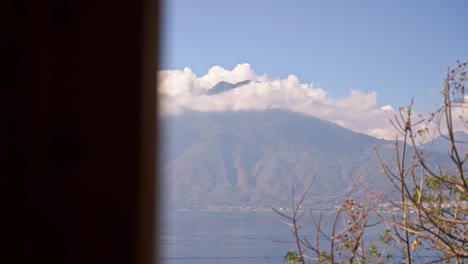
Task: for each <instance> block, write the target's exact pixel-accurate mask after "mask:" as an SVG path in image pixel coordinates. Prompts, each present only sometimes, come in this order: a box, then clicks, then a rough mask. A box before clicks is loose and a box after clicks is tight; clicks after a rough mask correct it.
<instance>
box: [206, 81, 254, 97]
mask: <svg viewBox="0 0 468 264" xmlns="http://www.w3.org/2000/svg"><path fill="white" fill-rule="evenodd" d="M250 82H252V81H251V80H245V81H241V82H238V83H229V82H225V81H221V82H219V83H217V84H216V85H215V86H213V87H211V89H209V90H208V92H207V93H206V94H207V95H213V94H219V93H223V92H226V91H229V90H232V89H234V88H237V87H240V86H242V85H246V84H248V83H250Z"/></svg>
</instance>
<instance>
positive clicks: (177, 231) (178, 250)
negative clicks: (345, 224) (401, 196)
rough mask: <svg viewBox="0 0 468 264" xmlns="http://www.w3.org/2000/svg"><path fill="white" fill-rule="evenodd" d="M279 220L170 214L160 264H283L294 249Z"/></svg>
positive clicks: (259, 214) (371, 234) (251, 214)
mask: <svg viewBox="0 0 468 264" xmlns="http://www.w3.org/2000/svg"><path fill="white" fill-rule="evenodd" d="M278 218H279V215H278V214H276V213H275V212H273V211H271V212H263V211H171V212H166V213H164V214H163V215H161V218H160V219H161V220H160V225H161V226H160V230H161V234H160V237H159V240H158V242H157V247H158V250H159V252H160V256H161V258H160V259H159V260H158V261H157V263H164V264H202V263H206V264H214V263H216V264H219V263H226V264H241V263H252V264H267V263H271V264H273V263H283V256H284V255H285V254H286V252H287V251H288V250H291V249H294V250H295V245H294V244H293V243H292V239H293V236H292V234H291V231H290V229H289V227H288V226H286V225H285V224H283V223H281V222H280V221H278ZM324 219H331V218H326V217H325V218H324ZM372 221H377V219H373V220H372V219H371V220H370V221H369V222H372ZM329 222H330V221H328V223H329ZM329 227H330V225H328V227H326V228H329ZM383 229H384V226H383V225H381V226H380V227H373V228H370V229H368V230H367V233H366V235H365V236H364V238H365V239H366V241H370V240H378V237H379V233H380V232H381V231H382V230H383ZM306 234H307V235H308V234H310V235H308V236H309V237H312V236H313V235H314V234H315V232H314V228H313V226H312V225H309V226H308V227H307V228H305V229H304V230H303V231H302V235H303V236H304V235H306ZM323 241H325V240H323ZM426 256H427V255H426ZM429 258H431V257H429Z"/></svg>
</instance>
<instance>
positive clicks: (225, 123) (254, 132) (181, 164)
mask: <svg viewBox="0 0 468 264" xmlns="http://www.w3.org/2000/svg"><path fill="white" fill-rule="evenodd" d="M161 124H162V126H163V128H164V129H163V130H162V133H161V135H162V142H163V144H162V146H163V149H162V151H161V164H162V165H161V168H162V175H163V177H164V185H163V186H165V187H164V189H165V190H167V193H168V195H167V196H166V198H167V199H168V200H167V201H166V202H167V203H168V204H170V205H171V206H174V207H187V206H193V205H196V206H198V207H204V206H208V205H227V204H241V203H242V204H253V205H267V206H271V205H272V204H289V202H290V197H291V188H292V186H295V188H296V190H297V193H301V192H302V188H303V187H304V186H306V185H307V184H309V183H310V182H312V181H313V180H314V187H313V189H312V192H311V196H313V197H316V198H318V199H322V200H333V199H336V198H337V197H342V196H343V195H345V194H346V193H347V192H348V190H349V189H350V188H351V186H353V183H355V182H356V179H357V177H358V176H360V179H361V180H362V181H363V182H365V183H366V184H367V185H368V186H371V187H375V188H377V189H378V188H387V187H385V186H386V183H387V180H386V178H385V177H384V176H383V175H382V174H381V172H380V168H379V166H378V163H377V160H376V155H375V152H374V146H376V147H378V149H379V151H381V153H382V156H383V157H385V158H388V160H390V157H393V155H394V149H393V143H392V142H390V141H386V140H379V139H376V138H373V137H371V136H368V135H365V134H360V133H356V132H353V131H351V130H348V129H345V128H343V127H341V126H339V125H336V124H334V123H331V122H328V121H325V120H322V119H319V118H315V117H311V116H306V115H303V114H299V113H293V112H288V111H283V110H264V111H239V112H219V113H201V112H186V113H184V114H181V115H178V116H174V117H167V118H165V119H163V120H162V122H161ZM387 185H388V184H387Z"/></svg>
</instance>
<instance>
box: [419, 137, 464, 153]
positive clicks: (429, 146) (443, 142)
mask: <svg viewBox="0 0 468 264" xmlns="http://www.w3.org/2000/svg"><path fill="white" fill-rule="evenodd" d="M453 135H454V138H455V144H456V147H457V150H458V151H460V153H459V154H460V155H461V156H464V155H465V153H467V152H468V134H466V133H464V132H462V131H457V132H454V134H453ZM423 148H424V149H426V150H429V151H431V152H432V151H436V152H440V153H443V154H448V153H449V152H450V149H451V144H450V140H449V137H448V135H442V136H439V137H437V138H435V139H434V140H432V141H430V142H428V143H426V144H424V145H423Z"/></svg>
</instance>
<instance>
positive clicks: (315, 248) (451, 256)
mask: <svg viewBox="0 0 468 264" xmlns="http://www.w3.org/2000/svg"><path fill="white" fill-rule="evenodd" d="M466 70H467V63H466V62H465V63H461V62H459V61H457V64H456V67H455V69H453V70H450V69H448V72H447V76H446V78H445V80H444V89H443V91H442V97H443V104H442V106H441V107H440V108H438V109H436V111H434V112H433V113H432V114H431V115H430V116H429V118H427V119H423V117H422V116H419V117H417V120H415V119H414V118H415V117H414V113H413V110H412V107H413V101H411V103H410V105H409V106H408V107H406V108H400V111H399V115H398V116H397V115H395V117H394V119H392V120H390V122H391V124H392V125H393V126H394V127H395V129H396V130H397V131H398V132H399V134H400V137H401V138H399V137H397V140H396V141H395V158H394V159H393V161H392V162H391V161H384V160H382V158H381V156H380V154H379V151H378V150H377V149H376V155H377V158H378V161H379V164H380V166H381V168H382V171H383V173H384V174H385V176H386V177H387V179H388V180H389V183H390V184H391V186H392V187H393V189H394V190H396V191H397V193H398V198H397V199H395V196H387V195H385V194H382V193H380V192H377V191H373V190H371V189H369V188H367V187H366V186H365V185H364V184H363V183H359V184H360V186H362V187H363V188H364V189H366V190H367V191H368V193H369V194H370V198H367V199H365V203H364V204H361V203H358V202H356V201H355V200H354V199H353V198H351V197H350V196H351V193H352V192H351V191H350V192H349V195H348V198H347V199H345V200H344V201H343V203H342V204H341V206H340V207H339V208H338V210H337V212H336V214H335V216H334V218H333V219H332V221H333V226H332V229H331V231H330V232H328V233H327V232H325V231H324V228H323V225H322V224H323V221H324V220H323V218H322V215H320V217H318V218H317V217H314V215H313V214H310V221H307V222H306V223H301V217H302V216H303V214H304V212H299V209H300V205H301V203H302V201H303V200H304V197H305V195H306V193H307V192H308V190H309V189H310V186H309V187H308V188H307V189H306V192H304V194H303V195H302V197H301V198H300V199H299V201H298V202H297V204H295V201H294V200H295V197H294V189H293V198H292V205H293V206H292V213H291V216H288V215H285V214H283V213H281V212H278V211H276V210H275V211H276V212H277V213H279V214H280V215H281V216H282V217H283V218H285V219H286V220H288V221H289V222H286V223H287V224H288V225H289V226H290V227H291V228H292V231H293V235H294V238H295V243H296V247H297V250H298V253H297V254H298V255H297V259H296V261H297V262H300V263H306V262H307V263H311V262H314V263H315V262H316V263H388V262H395V261H398V260H399V258H396V257H395V255H394V252H395V251H400V253H401V260H403V261H404V262H405V263H413V262H415V261H417V260H420V259H419V258H418V256H419V254H420V252H422V251H423V250H431V252H432V254H434V253H435V254H437V259H435V260H434V261H433V263H440V262H448V263H451V262H455V263H464V261H465V262H466V261H468V178H467V177H468V176H467V175H466V173H465V170H467V168H466V166H465V162H466V161H467V159H468V152H467V153H463V151H462V147H461V144H468V142H460V141H459V140H457V139H456V138H455V135H454V134H455V129H456V127H457V126H458V127H465V128H466V127H467V124H468V119H467V118H465V116H464V113H463V112H464V111H463V110H464V109H465V108H466V107H468V102H467V100H466V99H465V97H467V95H466V94H465V93H466V90H465V84H466V82H467V74H466ZM436 136H442V137H443V138H445V139H446V140H447V143H448V144H449V146H450V148H449V149H450V150H449V151H448V153H447V155H448V157H449V158H450V160H451V161H452V165H453V166H452V167H442V166H440V165H438V164H434V163H433V160H432V159H431V155H430V152H429V151H428V150H427V149H424V148H422V147H421V145H422V144H421V143H422V142H424V140H426V139H428V138H427V137H429V139H430V138H434V137H436ZM419 139H421V141H418V140H419ZM382 204H386V205H388V206H386V207H384V208H381V207H379V205H382ZM371 213H373V214H376V215H377V216H378V217H379V218H380V219H381V220H382V221H383V222H385V223H386V224H387V226H388V227H391V229H390V228H389V229H387V230H385V232H384V233H383V234H381V236H380V240H379V241H364V239H363V234H364V231H365V230H366V229H367V228H368V227H369V226H371V224H369V223H368V219H369V214H371ZM309 223H312V224H313V226H314V227H315V236H314V237H313V238H314V240H313V241H310V239H311V238H306V237H301V236H300V235H299V231H300V230H301V229H302V228H303V227H304V226H305V225H306V224H309ZM319 236H321V237H324V238H325V240H326V241H327V242H328V244H327V245H323V243H322V244H321V243H319V239H318V238H319ZM290 252H292V251H290ZM293 252H294V253H296V252H295V251H293ZM288 253H289V252H288ZM285 260H286V257H285ZM291 263H294V262H291ZM426 263H427V262H426Z"/></svg>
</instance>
